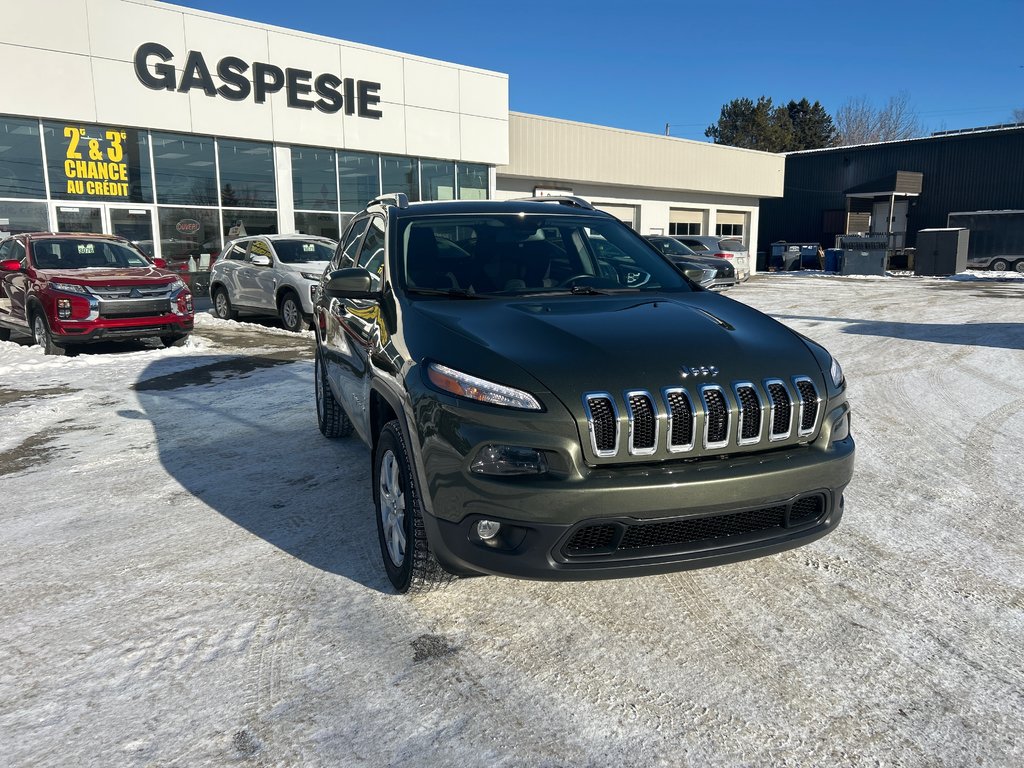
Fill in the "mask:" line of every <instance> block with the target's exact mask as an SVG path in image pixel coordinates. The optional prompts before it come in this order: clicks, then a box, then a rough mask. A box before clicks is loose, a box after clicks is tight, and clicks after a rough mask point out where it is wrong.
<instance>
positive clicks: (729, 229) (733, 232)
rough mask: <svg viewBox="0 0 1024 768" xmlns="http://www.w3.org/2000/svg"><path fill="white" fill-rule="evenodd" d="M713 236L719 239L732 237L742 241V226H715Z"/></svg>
mask: <svg viewBox="0 0 1024 768" xmlns="http://www.w3.org/2000/svg"><path fill="white" fill-rule="evenodd" d="M715 234H716V235H718V236H719V237H734V238H737V239H741V240H742V239H743V225H742V224H717V225H715Z"/></svg>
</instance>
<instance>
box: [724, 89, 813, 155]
mask: <svg viewBox="0 0 1024 768" xmlns="http://www.w3.org/2000/svg"><path fill="white" fill-rule="evenodd" d="M704 135H705V136H707V137H708V138H711V139H714V141H715V144H726V145H728V146H730V147H743V148H745V149H759V150H762V151H764V152H785V151H786V149H787V148H788V147H789V145H790V143H791V142H792V136H793V123H792V121H791V120H790V118H789V112H788V111H787V110H786V108H785V107H775V106H773V105H772V100H771V98H770V97H768V96H759V97H758V99H757V102H756V103H755V102H753V101H751V100H750V99H748V98H745V97H744V98H740V99H733V100H732V101H730V102H729V103H728V104H724V105H723V106H722V114H721V116H719V118H718V122H717V123H716V124H715V125H709V126H708V128H707V130H706V131H704Z"/></svg>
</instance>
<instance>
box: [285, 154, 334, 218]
mask: <svg viewBox="0 0 1024 768" xmlns="http://www.w3.org/2000/svg"><path fill="white" fill-rule="evenodd" d="M292 197H293V198H294V204H295V207H296V208H300V209H309V210H313V211H337V210H338V174H337V170H336V168H335V166H334V150H333V149H318V148H316V147H292Z"/></svg>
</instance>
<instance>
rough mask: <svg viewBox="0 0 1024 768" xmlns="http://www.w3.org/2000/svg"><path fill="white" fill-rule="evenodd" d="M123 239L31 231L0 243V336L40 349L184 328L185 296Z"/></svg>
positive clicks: (190, 316)
mask: <svg viewBox="0 0 1024 768" xmlns="http://www.w3.org/2000/svg"><path fill="white" fill-rule="evenodd" d="M162 267H164V264H163V263H162V260H161V259H153V260H150V259H149V258H147V257H146V256H145V255H144V254H143V253H142V252H141V251H140V250H139V249H138V248H136V247H135V246H134V245H132V244H131V243H130V242H128V241H127V240H125V239H123V238H120V237H114V236H111V235H97V234H91V233H66V232H61V233H56V234H55V233H52V232H37V233H32V234H23V235H15V236H14V237H11V238H9V239H7V240H3V241H0V340H7V339H8V338H10V336H11V334H12V333H19V334H24V335H28V336H32V337H33V338H34V339H35V342H36V344H38V345H39V346H41V347H42V348H43V350H44V351H45V353H46V354H48V355H62V354H64V353H65V351H66V349H68V348H71V347H73V346H74V345H76V344H82V343H87V342H91V341H107V340H111V339H143V338H159V339H160V341H161V342H163V344H164V345H165V346H171V345H177V344H181V343H182V342H183V341H184V340H185V338H186V337H187V336H188V335H189V333H190V332H191V331H192V324H193V322H194V320H195V314H194V312H193V309H192V294H191V292H190V291H189V289H188V286H186V285H185V283H183V282H182V281H181V279H180V278H178V277H177V276H175V275H172V274H170V273H169V272H166V271H164V270H163V269H162Z"/></svg>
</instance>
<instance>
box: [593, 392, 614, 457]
mask: <svg viewBox="0 0 1024 768" xmlns="http://www.w3.org/2000/svg"><path fill="white" fill-rule="evenodd" d="M587 405H588V406H589V407H590V423H591V426H592V428H593V430H594V448H595V449H596V450H597V451H598V452H599V453H605V452H614V451H615V449H616V447H617V446H616V445H615V443H616V440H617V437H618V436H617V435H616V429H615V407H614V406H613V405H612V401H611V400H610V399H609V398H607V397H592V398H590V399H589V400H588V401H587Z"/></svg>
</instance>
